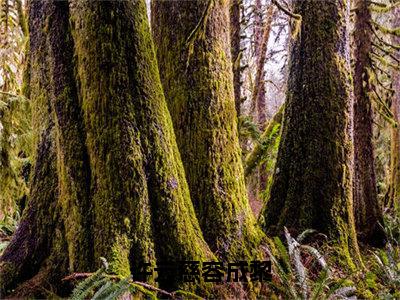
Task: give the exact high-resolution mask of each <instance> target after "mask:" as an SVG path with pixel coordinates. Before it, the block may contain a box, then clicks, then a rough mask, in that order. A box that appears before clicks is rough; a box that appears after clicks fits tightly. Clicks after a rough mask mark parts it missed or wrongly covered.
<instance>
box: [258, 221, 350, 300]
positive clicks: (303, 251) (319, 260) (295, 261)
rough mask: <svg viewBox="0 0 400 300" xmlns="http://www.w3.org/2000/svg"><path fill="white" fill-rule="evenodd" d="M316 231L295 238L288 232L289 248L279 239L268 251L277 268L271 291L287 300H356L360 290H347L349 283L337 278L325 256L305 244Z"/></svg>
mask: <svg viewBox="0 0 400 300" xmlns="http://www.w3.org/2000/svg"><path fill="white" fill-rule="evenodd" d="M311 233H314V230H306V231H304V232H303V233H301V234H300V235H299V236H298V237H297V238H293V237H292V236H291V235H290V233H289V231H288V230H287V228H285V239H286V246H285V245H284V243H283V242H282V240H281V239H280V238H279V237H275V238H274V239H273V242H272V245H271V249H272V250H270V249H266V251H267V253H268V254H269V256H270V259H271V262H272V267H273V278H272V281H271V283H270V286H271V289H272V290H273V291H274V292H275V293H276V294H278V295H281V296H283V297H284V299H315V300H316V299H353V298H355V296H354V294H355V292H356V288H355V287H354V286H344V283H345V281H346V280H345V279H340V280H337V279H335V278H333V276H332V272H331V270H330V267H329V266H328V264H327V262H326V260H325V258H324V256H323V255H322V254H321V253H320V252H319V251H318V250H317V249H316V248H315V247H312V246H310V245H306V244H302V243H303V241H304V240H305V238H306V237H307V236H309V235H310V234H311Z"/></svg>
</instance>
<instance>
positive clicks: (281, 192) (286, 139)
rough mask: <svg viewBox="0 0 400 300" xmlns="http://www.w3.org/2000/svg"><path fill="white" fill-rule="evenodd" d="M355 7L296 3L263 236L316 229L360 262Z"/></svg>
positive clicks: (339, 1) (331, 1) (337, 2)
mask: <svg viewBox="0 0 400 300" xmlns="http://www.w3.org/2000/svg"><path fill="white" fill-rule="evenodd" d="M348 4H349V1H343V0H326V1H323V2H321V1H319V0H309V1H302V0H298V1H295V2H294V12H295V13H298V14H300V15H301V16H302V23H301V32H300V34H299V36H298V37H297V39H296V40H295V41H294V42H293V46H292V49H291V58H290V64H289V81H288V92H287V99H286V107H285V118H284V121H283V125H282V126H283V131H282V136H281V142H280V147H279V152H278V158H277V164H276V169H275V174H274V180H273V183H272V187H271V194H270V199H269V200H268V202H267V205H266V208H265V209H264V212H263V220H262V222H263V223H264V228H265V230H266V231H267V232H268V233H270V234H280V233H282V231H283V226H286V227H288V229H289V230H293V231H295V232H296V231H297V232H298V231H302V230H305V229H309V228H314V229H316V230H317V231H319V232H323V233H325V234H328V235H329V236H330V237H331V238H333V239H334V240H335V241H337V244H338V245H339V246H340V249H341V250H340V251H341V254H342V258H343V260H345V261H346V263H349V264H350V265H352V259H351V254H354V255H355V257H357V258H359V251H358V247H357V237H356V233H355V227H354V218H353V203H352V146H351V138H352V122H351V113H352V91H351V84H350V81H351V80H350V72H349V69H350V68H349V67H350V54H349V49H350V47H349V40H348V16H349V10H350V9H349V5H348Z"/></svg>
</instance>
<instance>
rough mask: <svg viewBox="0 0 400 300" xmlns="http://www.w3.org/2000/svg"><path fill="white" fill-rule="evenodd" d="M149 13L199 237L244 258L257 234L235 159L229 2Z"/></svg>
mask: <svg viewBox="0 0 400 300" xmlns="http://www.w3.org/2000/svg"><path fill="white" fill-rule="evenodd" d="M152 12H153V17H152V28H153V31H154V37H155V43H156V45H157V47H158V49H157V57H158V63H159V66H160V74H161V81H162V83H163V86H164V90H165V95H166V99H167V103H168V106H169V109H170V112H171V115H172V119H173V122H174V128H175V132H176V135H177V141H178V145H179V149H180V151H181V156H182V160H183V163H184V166H185V171H186V176H187V179H188V183H189V187H190V192H191V197H192V201H193V203H194V205H195V209H196V213H197V216H198V218H199V221H200V226H201V228H202V230H203V234H204V236H205V239H206V241H207V242H208V244H209V245H210V247H211V248H212V250H213V251H215V252H216V253H218V254H219V255H220V257H222V258H227V257H231V258H233V257H235V258H239V257H246V256H248V254H249V253H248V251H247V250H251V249H253V244H255V243H256V240H257V239H258V237H259V233H258V230H256V227H255V220H254V217H253V215H252V212H251V210H250V206H249V203H248V201H247V197H246V189H245V184H244V176H243V167H242V163H241V158H240V147H239V141H238V132H237V123H236V111H235V103H234V97H233V84H232V64H231V57H230V38H229V37H230V32H229V26H227V25H228V24H229V1H223V0H216V1H209V0H199V1H154V2H153V6H152ZM195 28H197V29H198V30H197V29H195Z"/></svg>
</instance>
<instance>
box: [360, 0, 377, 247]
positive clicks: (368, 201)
mask: <svg viewBox="0 0 400 300" xmlns="http://www.w3.org/2000/svg"><path fill="white" fill-rule="evenodd" d="M355 9H356V13H355V25H354V26H355V29H354V42H355V50H354V59H355V68H354V179H353V180H354V181H353V184H354V185H353V200H354V216H355V222H356V230H357V234H358V238H359V239H360V240H361V241H364V242H367V243H370V244H372V245H374V246H380V245H383V243H384V239H385V234H384V232H383V229H382V227H381V226H382V225H383V214H382V207H381V205H380V204H379V201H378V193H377V186H376V176H375V156H374V147H373V144H372V139H373V111H372V103H371V99H370V97H369V93H371V86H370V79H369V75H368V68H371V67H372V66H371V61H370V58H369V55H370V52H371V50H372V30H371V24H370V23H371V12H370V10H369V4H368V2H367V1H364V0H357V1H356V2H355Z"/></svg>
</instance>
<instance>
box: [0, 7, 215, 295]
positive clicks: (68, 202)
mask: <svg viewBox="0 0 400 300" xmlns="http://www.w3.org/2000/svg"><path fill="white" fill-rule="evenodd" d="M29 6H30V8H29V28H30V31H31V32H30V34H31V38H30V62H31V70H30V71H31V80H30V90H31V98H32V101H33V110H34V128H35V132H37V133H38V134H37V137H36V139H35V140H36V142H37V144H38V150H37V154H36V155H35V157H36V164H35V169H34V172H33V180H32V187H31V195H30V198H31V199H30V201H29V204H28V207H27V209H26V210H25V213H24V215H23V217H22V221H21V225H20V226H19V228H18V230H17V232H16V233H15V235H14V237H13V240H12V242H11V243H10V245H9V246H8V247H7V249H6V250H5V252H4V255H3V256H2V257H1V260H0V262H1V264H0V268H1V270H0V271H1V272H0V273H1V277H0V288H1V290H0V292H1V295H5V294H7V293H8V291H9V290H10V289H12V288H14V287H15V286H17V285H18V284H20V283H21V282H24V281H26V282H25V284H22V287H24V288H19V289H17V291H16V294H17V295H26V294H28V295H32V294H35V293H36V292H37V290H33V291H31V290H29V288H28V287H32V286H34V287H36V288H39V287H40V288H47V289H48V288H50V287H49V286H48V285H51V286H53V288H54V290H55V291H60V289H61V288H62V286H61V284H60V278H61V277H62V276H65V275H67V274H68V273H71V272H85V271H86V272H87V271H93V270H94V269H96V268H98V267H99V258H100V257H105V258H106V259H107V260H108V262H109V264H110V271H111V272H113V273H116V274H119V275H124V276H125V275H128V274H129V273H131V271H134V270H135V268H136V267H137V265H138V263H140V262H143V261H146V262H150V263H153V264H154V262H155V261H156V260H161V261H178V260H204V259H207V258H211V257H212V254H211V253H210V251H209V249H208V246H207V245H206V243H205V242H204V240H203V237H202V233H201V230H200V227H199V225H198V221H197V219H196V216H195V213H194V209H193V206H192V203H191V200H190V197H189V190H188V186H187V183H186V181H185V177H184V169H183V166H182V163H181V161H180V156H179V151H178V147H177V145H176V141H175V136H174V133H173V128H172V122H171V119H170V115H169V113H168V109H167V105H166V103H165V100H164V96H163V92H162V89H161V84H160V82H159V74H158V69H157V62H156V59H155V53H154V49H153V44H152V39H151V35H150V30H149V27H148V23H147V18H146V7H145V3H144V1H122V2H120V1H94V2H87V1H69V2H67V1H31V2H30V5H29ZM70 22H71V25H70ZM174 283H176V282H168V283H167V282H165V286H168V288H173V287H174V285H173V284H174ZM161 285H163V283H161Z"/></svg>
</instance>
